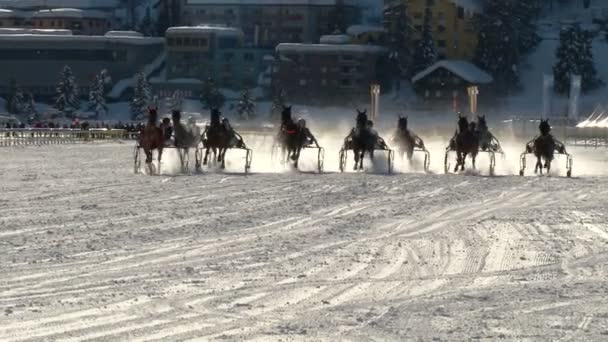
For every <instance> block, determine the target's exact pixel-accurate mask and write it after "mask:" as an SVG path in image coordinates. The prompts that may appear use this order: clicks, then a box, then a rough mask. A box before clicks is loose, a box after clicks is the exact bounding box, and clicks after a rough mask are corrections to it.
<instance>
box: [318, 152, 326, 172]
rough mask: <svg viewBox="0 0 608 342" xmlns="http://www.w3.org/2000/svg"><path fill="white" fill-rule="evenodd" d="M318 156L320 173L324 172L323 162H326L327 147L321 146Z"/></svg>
mask: <svg viewBox="0 0 608 342" xmlns="http://www.w3.org/2000/svg"><path fill="white" fill-rule="evenodd" d="M317 158H318V159H317V170H319V173H323V164H324V163H325V149H324V148H323V147H319V154H318V157H317Z"/></svg>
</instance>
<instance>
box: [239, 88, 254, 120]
mask: <svg viewBox="0 0 608 342" xmlns="http://www.w3.org/2000/svg"><path fill="white" fill-rule="evenodd" d="M236 109H237V112H238V113H239V116H240V117H241V119H243V120H249V119H253V118H255V99H254V98H253V96H252V94H251V90H249V89H245V90H244V91H243V93H242V94H241V98H240V99H239V102H238V104H237V106H236Z"/></svg>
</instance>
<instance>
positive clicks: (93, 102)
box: [89, 69, 110, 119]
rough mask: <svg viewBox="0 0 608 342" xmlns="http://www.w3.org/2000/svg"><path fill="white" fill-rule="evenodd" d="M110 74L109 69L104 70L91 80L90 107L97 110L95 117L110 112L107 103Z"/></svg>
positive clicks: (97, 117)
mask: <svg viewBox="0 0 608 342" xmlns="http://www.w3.org/2000/svg"><path fill="white" fill-rule="evenodd" d="M109 79H110V76H109V75H108V71H107V70H105V69H104V70H102V71H101V72H100V73H99V74H97V75H96V76H95V78H94V79H93V82H91V86H90V90H89V109H90V110H93V111H95V118H96V119H99V118H100V117H101V116H103V115H105V114H106V113H107V112H108V106H107V104H106V96H105V95H106V84H107V83H108V82H109Z"/></svg>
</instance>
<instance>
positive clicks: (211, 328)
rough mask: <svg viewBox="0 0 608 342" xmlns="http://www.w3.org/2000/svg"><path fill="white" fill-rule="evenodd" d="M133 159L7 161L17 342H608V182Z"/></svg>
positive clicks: (6, 295) (104, 153)
mask: <svg viewBox="0 0 608 342" xmlns="http://www.w3.org/2000/svg"><path fill="white" fill-rule="evenodd" d="M132 148H133V145H132V142H128V143H95V146H94V147H93V146H91V145H88V144H87V145H85V144H73V145H62V146H41V147H28V146H26V147H24V148H22V149H20V153H7V154H4V155H3V163H0V174H1V175H2V179H3V181H2V183H0V204H1V205H0V227H1V228H0V268H1V269H0V271H1V272H2V277H0V341H82V340H89V341H185V340H199V341H207V340H228V341H233V340H264V341H268V340H271V341H276V340H279V339H282V340H295V341H303V340H322V341H339V340H351V341H368V340H378V341H403V340H425V341H426V340H442V341H447V340H449V341H462V340H471V339H478V340H488V341H492V340H535V341H537V340H587V341H602V340H604V339H605V337H606V334H607V333H608V307H607V306H606V305H605V303H606V302H605V297H606V290H607V289H608V285H607V284H606V277H607V276H608V274H607V273H608V270H607V269H606V267H605V266H604V265H606V263H607V262H608V253H607V252H608V247H607V246H608V217H607V216H606V208H605V200H604V199H605V198H606V197H607V196H608V186H607V185H606V184H607V182H606V178H605V177H601V176H600V177H598V176H595V177H588V178H573V179H564V178H557V177H523V178H522V177H519V176H517V175H513V176H506V177H470V176H466V175H462V176H453V175H448V176H445V175H433V174H396V175H392V176H387V175H374V174H349V173H345V174H340V173H327V174H324V175H318V174H314V173H295V172H288V173H253V174H251V175H248V176H245V175H240V174H234V173H206V174H198V175H191V176H181V175H180V176H175V175H164V176H158V177H142V176H137V175H133V173H132V169H131V167H130V165H131V159H130V158H131V151H132Z"/></svg>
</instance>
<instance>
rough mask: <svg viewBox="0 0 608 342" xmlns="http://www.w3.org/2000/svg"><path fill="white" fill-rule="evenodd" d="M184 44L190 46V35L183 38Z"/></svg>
mask: <svg viewBox="0 0 608 342" xmlns="http://www.w3.org/2000/svg"><path fill="white" fill-rule="evenodd" d="M184 46H190V37H185V38H184Z"/></svg>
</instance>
